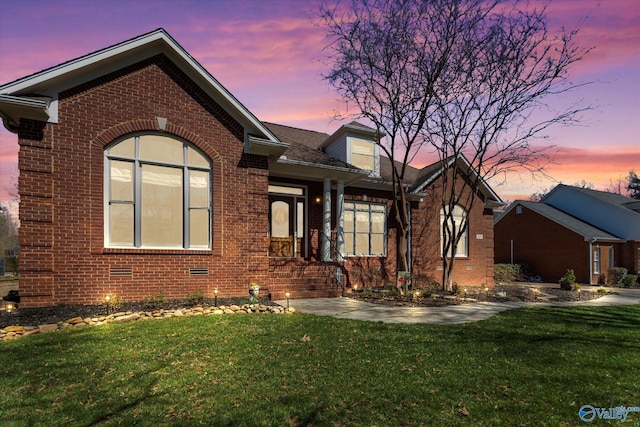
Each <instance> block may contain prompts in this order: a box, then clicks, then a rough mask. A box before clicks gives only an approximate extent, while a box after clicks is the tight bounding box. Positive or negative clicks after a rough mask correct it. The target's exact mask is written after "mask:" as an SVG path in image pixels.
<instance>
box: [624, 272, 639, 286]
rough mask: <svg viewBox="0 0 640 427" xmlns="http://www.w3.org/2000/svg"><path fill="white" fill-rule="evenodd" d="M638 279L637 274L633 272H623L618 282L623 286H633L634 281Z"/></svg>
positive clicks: (634, 284)
mask: <svg viewBox="0 0 640 427" xmlns="http://www.w3.org/2000/svg"><path fill="white" fill-rule="evenodd" d="M637 281H638V276H637V275H635V274H625V275H624V276H623V277H622V280H621V281H620V284H621V285H622V286H623V287H625V288H634V287H635V286H636V282H637Z"/></svg>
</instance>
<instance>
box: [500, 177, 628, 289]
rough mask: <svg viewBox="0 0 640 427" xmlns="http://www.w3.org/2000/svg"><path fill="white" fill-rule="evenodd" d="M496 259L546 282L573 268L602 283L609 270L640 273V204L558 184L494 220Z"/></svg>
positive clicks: (592, 281) (587, 280)
mask: <svg viewBox="0 0 640 427" xmlns="http://www.w3.org/2000/svg"><path fill="white" fill-rule="evenodd" d="M495 260H496V262H498V263H524V264H528V265H530V266H531V267H532V269H533V272H534V274H537V275H540V276H541V277H542V279H543V280H544V281H546V282H557V281H558V280H559V279H560V278H561V277H562V276H563V275H564V274H565V273H566V271H567V269H573V270H574V272H575V274H576V278H577V280H578V281H579V282H582V283H589V284H597V283H605V280H606V274H607V270H608V269H609V268H611V267H624V268H626V269H628V270H629V271H630V272H636V271H639V270H640V202H638V201H637V200H633V199H630V198H628V197H624V196H621V195H618V194H612V193H606V192H602V191H596V190H589V189H586V188H578V187H572V186H568V185H562V184H561V185H558V186H557V187H555V188H554V189H553V190H552V191H551V192H549V194H547V195H546V196H545V197H544V198H543V199H542V200H540V202H525V201H516V202H514V203H512V204H511V206H510V207H509V208H508V209H507V210H506V211H505V212H504V213H503V214H502V215H500V216H499V217H497V218H496V221H495Z"/></svg>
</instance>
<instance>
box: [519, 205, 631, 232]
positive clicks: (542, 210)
mask: <svg viewBox="0 0 640 427" xmlns="http://www.w3.org/2000/svg"><path fill="white" fill-rule="evenodd" d="M516 203H518V204H521V205H522V206H524V207H526V208H527V209H530V210H532V211H534V212H536V213H537V214H539V215H542V216H544V217H546V218H549V219H550V220H552V221H554V222H556V223H558V224H560V225H562V226H563V227H565V228H568V229H569V230H572V231H574V232H576V233H578V234H580V235H582V236H584V237H585V239H588V240H592V239H597V240H613V241H621V239H620V238H618V237H616V236H614V235H613V234H609V233H607V232H606V231H604V230H601V229H599V228H597V227H594V226H592V225H589V224H587V223H586V222H584V221H581V220H580V219H578V218H576V217H574V216H571V215H569V214H567V213H565V212H562V211H561V210H559V209H556V208H554V207H553V206H550V205H547V204H545V203H542V202H528V201H522V200H520V201H518V202H516Z"/></svg>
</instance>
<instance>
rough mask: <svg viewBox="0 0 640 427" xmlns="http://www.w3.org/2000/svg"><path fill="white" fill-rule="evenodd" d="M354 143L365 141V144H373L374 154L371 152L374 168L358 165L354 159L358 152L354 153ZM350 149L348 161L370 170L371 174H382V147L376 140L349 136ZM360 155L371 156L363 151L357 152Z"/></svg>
mask: <svg viewBox="0 0 640 427" xmlns="http://www.w3.org/2000/svg"><path fill="white" fill-rule="evenodd" d="M354 143H356V144H357V143H365V144H371V146H372V149H373V154H371V156H370V157H371V158H372V160H373V169H368V168H363V167H362V166H358V165H357V164H356V163H355V161H354V155H355V154H356V153H354ZM347 148H348V150H347V153H348V154H347V156H348V157H347V163H349V164H352V165H354V166H356V167H358V168H360V169H362V170H366V171H369V174H370V175H371V176H380V147H379V146H378V144H376V143H375V141H370V140H367V139H360V138H354V137H349V139H348V147H347ZM357 155H358V156H366V157H369V155H367V154H362V153H357Z"/></svg>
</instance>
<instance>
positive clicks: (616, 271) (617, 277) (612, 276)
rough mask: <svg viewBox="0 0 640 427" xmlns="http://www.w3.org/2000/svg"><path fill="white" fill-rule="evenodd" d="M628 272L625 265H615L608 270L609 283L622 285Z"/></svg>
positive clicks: (610, 284)
mask: <svg viewBox="0 0 640 427" xmlns="http://www.w3.org/2000/svg"><path fill="white" fill-rule="evenodd" d="M625 274H627V269H626V268H624V267H613V268H610V269H609V270H608V271H607V285H609V286H620V285H621V284H622V278H623V277H624V275H625Z"/></svg>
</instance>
